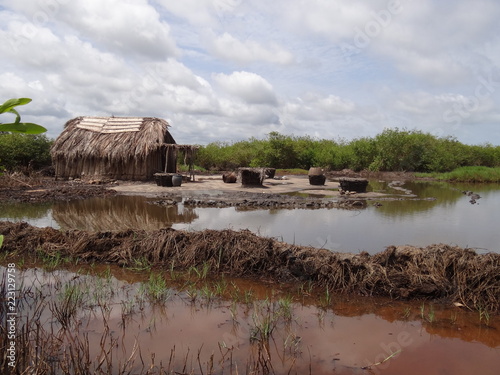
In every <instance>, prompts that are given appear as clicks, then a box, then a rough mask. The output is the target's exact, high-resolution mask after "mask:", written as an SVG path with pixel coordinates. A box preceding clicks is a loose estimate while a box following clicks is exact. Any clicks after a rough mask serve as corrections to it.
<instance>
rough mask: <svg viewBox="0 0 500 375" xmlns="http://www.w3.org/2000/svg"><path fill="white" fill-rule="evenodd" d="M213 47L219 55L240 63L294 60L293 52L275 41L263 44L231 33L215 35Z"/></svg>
mask: <svg viewBox="0 0 500 375" xmlns="http://www.w3.org/2000/svg"><path fill="white" fill-rule="evenodd" d="M212 49H213V51H214V53H215V54H216V55H217V56H218V57H220V58H223V59H226V60H229V61H234V62H237V63H240V64H243V63H249V62H255V61H264V62H268V63H276V64H283V65H286V64H291V63H292V62H293V61H294V57H293V55H292V53H290V52H289V51H287V50H285V49H284V48H282V47H280V46H278V45H277V44H275V43H269V44H268V45H267V46H263V45H262V44H261V43H259V42H256V41H254V40H245V41H240V40H238V39H236V38H235V37H234V36H232V35H230V34H229V33H224V34H222V35H220V36H218V37H215V38H214V39H213V40H212Z"/></svg>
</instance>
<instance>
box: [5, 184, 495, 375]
mask: <svg viewBox="0 0 500 375" xmlns="http://www.w3.org/2000/svg"><path fill="white" fill-rule="evenodd" d="M370 188H371V189H372V190H374V191H380V192H388V193H395V194H401V191H393V190H391V188H390V187H389V186H388V185H387V184H386V183H383V182H377V181H371V182H370ZM403 188H405V189H408V190H410V191H411V192H412V195H414V196H416V197H414V198H409V199H408V197H406V198H405V197H404V196H402V197H400V198H401V199H400V198H397V199H396V200H389V199H378V200H371V201H367V205H366V206H365V207H364V208H359V209H357V210H343V209H316V210H307V209H294V210H286V209H281V210H240V209H237V208H234V207H230V208H222V209H221V208H192V207H185V206H184V205H183V204H182V199H181V198H180V199H179V201H178V204H176V205H173V206H159V205H155V204H151V201H152V200H151V199H147V198H144V197H130V196H116V197H108V198H105V199H98V198H92V199H87V200H81V201H74V202H55V203H44V204H2V203H0V220H10V221H27V222H29V223H30V224H32V225H35V226H40V227H43V226H52V227H55V228H62V229H81V230H87V231H105V230H124V229H128V228H134V229H147V230H153V229H159V228H164V227H172V228H175V229H192V230H203V229H226V228H232V229H242V228H245V229H250V230H251V231H253V232H255V233H259V234H261V235H264V236H271V237H276V238H278V239H280V240H284V241H286V242H289V243H296V244H300V245H312V246H314V247H323V248H327V249H331V250H339V251H349V252H359V251H367V252H369V253H371V254H374V253H377V252H380V251H382V250H383V249H384V248H385V247H386V246H389V245H402V244H410V245H414V246H427V245H430V244H433V243H447V244H452V245H458V246H461V247H474V248H476V249H477V250H476V251H477V252H487V251H491V252H497V253H498V252H500V248H499V243H500V232H498V230H497V229H496V226H495V225H496V223H498V222H499V221H500V213H499V210H498V207H500V187H499V185H498V184H496V185H494V184H489V185H465V184H460V185H458V184H457V185H449V184H446V183H422V182H418V183H417V182H414V183H407V184H405V185H404V186H403ZM464 190H472V191H474V192H476V193H478V194H480V196H481V199H479V200H477V201H476V203H475V204H471V203H470V199H469V197H468V196H466V195H464V194H463V193H462V191H464ZM403 194H404V193H403ZM408 195H409V194H408ZM429 198H432V199H429ZM326 199H328V198H326ZM373 203H379V204H380V205H379V204H377V205H374V204H373ZM1 264H2V265H3V266H2V267H0V276H1V280H0V282H1V289H2V293H1V296H0V316H1V328H0V329H1V330H2V332H1V336H0V343H1V345H0V346H1V350H2V356H1V357H0V372H1V373H10V371H11V370H12V368H10V367H8V359H7V357H6V354H7V353H8V351H7V350H6V348H8V347H9V345H10V340H8V334H9V329H11V327H12V325H10V326H9V325H8V321H7V318H8V317H9V318H10V316H8V315H7V313H8V307H9V304H8V302H10V301H9V300H8V296H9V295H8V294H7V293H8V292H9V290H8V288H9V285H8V284H9V283H8V275H9V273H8V272H7V270H8V266H9V265H12V264H14V265H15V267H13V268H14V269H15V275H16V278H15V301H16V304H15V308H16V314H17V315H16V316H15V318H16V319H15V322H16V324H15V333H16V339H15V343H16V344H15V348H16V360H17V362H16V367H15V370H14V372H13V373H16V374H21V373H47V374H78V373H91V374H93V373H97V374H129V373H130V374H174V373H176V374H211V373H214V374H272V373H276V374H288V373H291V374H346V375H347V374H402V373H404V374H436V375H446V374H450V375H452V374H453V375H462V374H463V375H465V374H472V373H478V374H498V369H499V368H500V316H498V315H496V316H493V315H491V316H490V314H489V313H488V311H485V310H481V309H479V310H478V311H474V312H473V311H467V310H464V309H463V308H460V307H456V308H453V307H452V308H450V307H449V306H446V307H445V306H443V305H442V304H437V303H436V304H434V303H432V302H429V301H425V302H422V301H414V302H408V303H405V302H398V301H393V300H387V299H380V298H371V297H364V298H355V297H352V296H351V297H346V296H339V295H336V294H335V291H332V290H313V289H312V288H311V287H310V286H309V285H308V284H306V283H304V284H300V285H281V286H280V285H274V284H273V285H271V284H263V283H258V282H252V281H249V280H241V279H230V278H225V279H216V280H214V279H210V278H209V275H207V274H205V272H204V270H203V269H201V268H199V269H195V268H194V269H191V270H189V272H187V273H183V274H178V273H176V272H174V271H170V270H163V271H162V270H158V269H150V268H148V265H147V264H144V265H141V264H140V263H138V264H137V267H136V269H135V270H130V269H122V268H118V267H114V266H112V267H110V266H106V265H95V266H92V267H88V266H82V267H81V268H80V267H79V266H78V265H77V266H75V265H72V266H70V265H69V264H64V259H58V258H54V257H52V258H47V259H46V260H45V261H44V263H43V264H41V265H40V264H36V265H33V264H28V262H27V261H24V260H23V259H11V258H4V259H3V260H2V261H1ZM63 265H64V267H65V268H64V269H61V267H62V266H63ZM11 268H12V267H11ZM34 368H36V369H37V371H38V372H29V371H31V369H34Z"/></svg>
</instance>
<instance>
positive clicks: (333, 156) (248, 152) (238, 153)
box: [196, 128, 500, 172]
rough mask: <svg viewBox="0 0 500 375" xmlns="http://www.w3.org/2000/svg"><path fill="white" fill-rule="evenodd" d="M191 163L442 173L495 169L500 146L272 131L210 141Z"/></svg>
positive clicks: (392, 132)
mask: <svg viewBox="0 0 500 375" xmlns="http://www.w3.org/2000/svg"><path fill="white" fill-rule="evenodd" d="M196 164H197V165H199V166H201V167H203V168H205V169H208V170H231V169H234V168H237V167H243V166H245V167H248V166H250V167H257V166H259V167H274V168H303V169H309V168H310V167H311V166H320V167H324V168H326V169H330V170H342V169H345V168H350V169H353V170H355V171H359V170H365V169H366V170H371V171H412V172H445V171H451V170H453V169H455V168H458V167H462V166H486V167H494V166H500V146H493V145H490V144H484V145H480V146H476V145H474V146H472V145H466V144H463V143H461V142H459V141H458V140H456V139H455V138H453V137H436V136H434V135H432V134H430V133H423V132H421V131H417V130H406V129H403V130H400V129H398V128H395V129H385V130H384V131H383V132H382V133H380V134H378V135H376V136H375V137H373V138H369V137H362V138H356V139H354V140H352V141H346V140H326V139H314V138H311V137H309V136H302V137H297V136H289V135H283V134H280V133H277V132H272V133H270V134H269V135H268V137H267V139H256V138H251V139H250V140H248V141H240V142H235V143H222V142H215V143H210V144H208V145H207V146H204V147H201V148H200V150H199V152H198V156H197V161H196Z"/></svg>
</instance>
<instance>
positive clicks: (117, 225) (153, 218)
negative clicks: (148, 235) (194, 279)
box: [52, 196, 198, 231]
mask: <svg viewBox="0 0 500 375" xmlns="http://www.w3.org/2000/svg"><path fill="white" fill-rule="evenodd" d="M52 215H53V217H54V220H55V221H57V223H58V224H59V226H60V227H61V228H62V229H80V230H86V231H107V230H126V229H144V230H155V229H160V228H165V227H170V226H171V225H172V224H175V223H191V222H192V221H193V220H195V219H197V218H198V214H197V213H196V211H195V210H194V209H192V208H189V207H183V206H179V205H177V204H175V205H167V206H159V205H155V204H149V202H148V200H147V199H146V198H144V197H131V196H115V197H110V198H91V199H85V200H77V201H70V202H56V203H54V205H53V212H52Z"/></svg>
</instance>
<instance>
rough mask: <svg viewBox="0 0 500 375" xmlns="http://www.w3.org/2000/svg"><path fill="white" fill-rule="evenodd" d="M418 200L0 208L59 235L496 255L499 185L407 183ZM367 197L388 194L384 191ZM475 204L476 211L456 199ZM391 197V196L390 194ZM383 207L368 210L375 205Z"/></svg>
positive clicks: (2, 216) (0, 213) (104, 201)
mask: <svg viewBox="0 0 500 375" xmlns="http://www.w3.org/2000/svg"><path fill="white" fill-rule="evenodd" d="M403 188H405V189H409V190H411V191H412V193H413V194H414V195H416V198H411V199H397V200H388V199H383V198H381V199H376V200H370V201H368V204H367V206H366V207H365V208H361V209H357V210H346V209H316V210H310V209H273V210H267V209H266V210H263V209H260V210H242V209H238V208H234V207H229V208H190V207H185V206H184V205H183V204H182V202H179V204H177V205H176V206H170V207H164V206H158V205H155V204H151V200H150V199H147V198H144V197H130V196H116V197H111V198H93V199H88V200H81V201H73V202H56V203H53V204H35V205H34V204H9V205H2V204H0V220H10V221H21V220H22V221H27V222H29V223H30V224H32V225H36V226H52V227H55V228H62V229H82V230H100V231H103V230H122V229H127V228H134V229H159V228H163V227H172V228H175V229H187V230H203V229H227V228H231V229H234V230H238V229H249V230H251V231H253V232H255V233H258V234H260V235H263V236H270V237H275V238H277V239H279V240H283V241H285V242H289V243H295V244H299V245H310V246H314V247H323V248H326V249H330V250H336V251H346V252H360V251H367V252H369V253H371V254H373V253H376V252H379V251H382V250H384V249H385V247H386V246H390V245H405V244H408V245H414V246H426V245H430V244H433V243H446V244H451V245H458V246H461V247H472V248H476V249H477V250H478V252H487V251H492V252H497V253H498V252H500V231H499V230H498V223H499V222H500V211H499V208H500V186H499V185H498V184H475V185H470V184H469V185H467V184H447V183H436V182H433V183H430V182H411V183H406V184H405V185H404V186H403ZM370 189H371V190H373V191H380V192H386V193H391V191H390V190H391V188H390V187H389V186H387V184H385V183H382V182H377V181H371V182H370ZM466 190H469V191H474V193H477V194H479V195H480V196H481V198H480V199H478V200H477V201H476V203H475V204H472V203H470V197H468V196H466V195H464V194H463V193H462V191H466ZM392 192H394V191H392ZM375 202H377V203H380V204H381V205H374V203H375Z"/></svg>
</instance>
